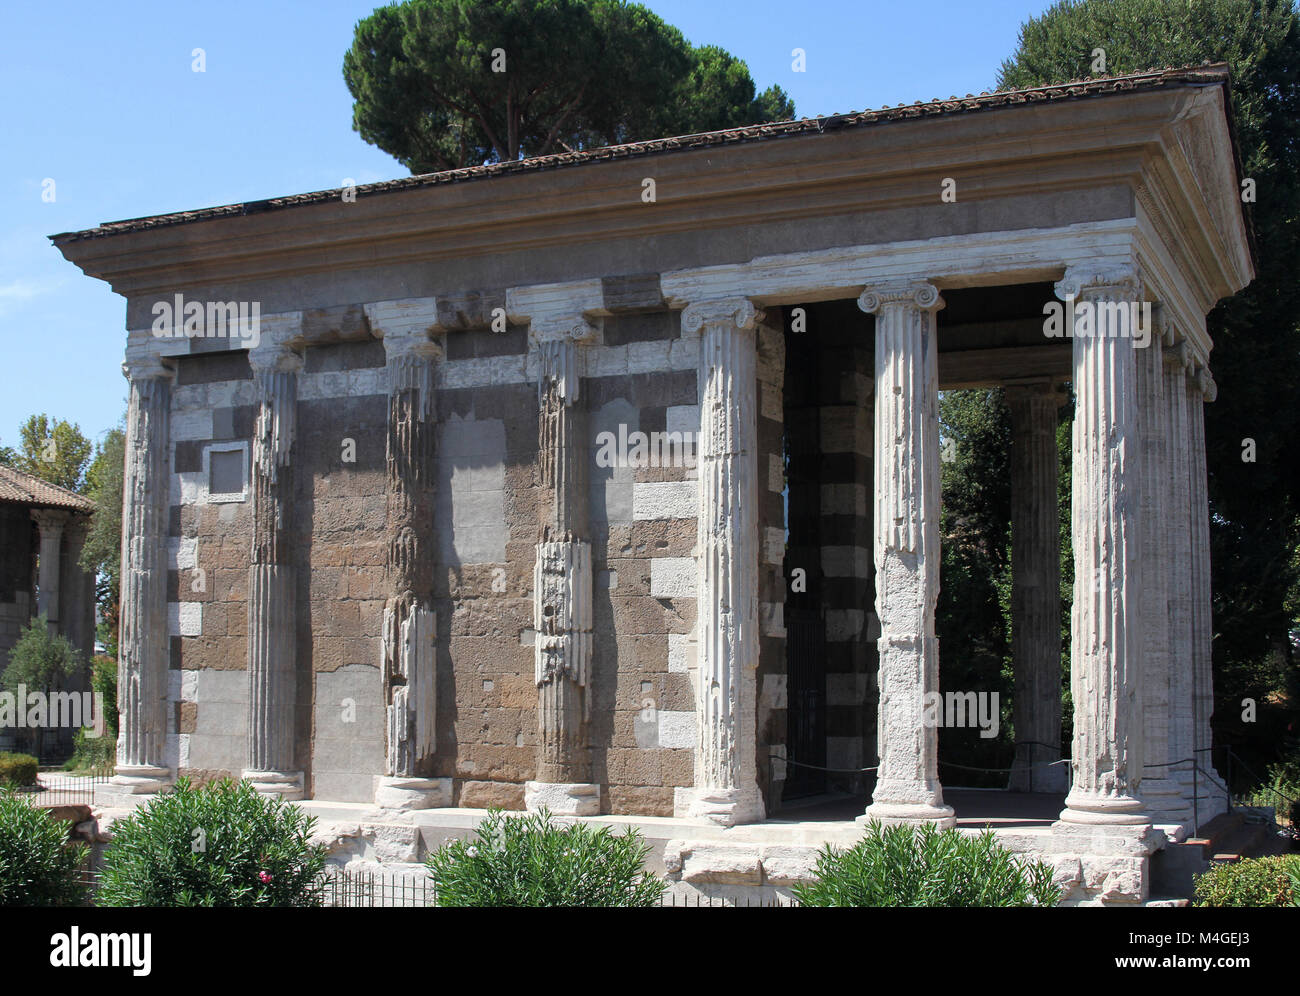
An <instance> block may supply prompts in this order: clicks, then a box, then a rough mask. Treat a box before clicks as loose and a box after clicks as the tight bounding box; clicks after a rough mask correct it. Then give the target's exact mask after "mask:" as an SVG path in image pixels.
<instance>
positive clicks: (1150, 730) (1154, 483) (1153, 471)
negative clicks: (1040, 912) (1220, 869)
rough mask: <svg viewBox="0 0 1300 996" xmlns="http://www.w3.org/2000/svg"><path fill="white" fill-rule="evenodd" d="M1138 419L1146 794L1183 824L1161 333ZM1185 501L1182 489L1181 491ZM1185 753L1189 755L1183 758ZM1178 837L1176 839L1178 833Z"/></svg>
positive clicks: (1174, 519) (1147, 353)
mask: <svg viewBox="0 0 1300 996" xmlns="http://www.w3.org/2000/svg"><path fill="white" fill-rule="evenodd" d="M1137 364H1138V368H1137V382H1138V422H1139V425H1140V427H1141V441H1142V516H1141V518H1142V551H1141V556H1142V562H1143V573H1142V577H1143V588H1142V598H1143V601H1142V618H1143V626H1142V637H1143V641H1142V644H1143V646H1142V650H1143V657H1144V662H1145V663H1144V671H1143V689H1142V699H1143V702H1142V706H1143V716H1144V740H1143V751H1142V753H1143V756H1144V758H1145V759H1146V760H1145V766H1144V769H1143V776H1142V799H1143V801H1144V802H1145V803H1146V806H1147V809H1148V810H1149V811H1150V813H1151V818H1152V820H1153V821H1154V822H1156V823H1161V824H1177V825H1181V824H1183V823H1184V822H1185V821H1186V819H1187V817H1188V815H1189V812H1188V810H1187V807H1186V806H1185V804H1184V802H1183V793H1182V785H1181V784H1180V783H1179V782H1178V780H1177V778H1176V777H1175V772H1176V771H1177V770H1178V768H1177V766H1173V767H1171V766H1170V765H1169V764H1167V763H1165V762H1169V761H1176V760H1178V757H1179V755H1178V754H1177V753H1176V751H1177V747H1176V744H1175V738H1176V737H1175V723H1176V717H1175V704H1174V700H1173V696H1172V690H1173V685H1174V674H1175V669H1176V667H1175V665H1176V661H1175V658H1174V656H1173V640H1172V636H1173V634H1172V630H1171V627H1170V620H1171V619H1172V617H1173V603H1172V590H1173V586H1174V585H1178V586H1180V587H1185V586H1186V575H1184V576H1183V578H1182V580H1179V579H1178V576H1177V575H1174V574H1171V563H1172V561H1173V558H1174V547H1175V545H1176V544H1177V543H1178V542H1179V541H1180V537H1179V536H1177V535H1176V533H1178V532H1179V531H1181V532H1182V534H1183V537H1184V538H1185V537H1186V535H1187V528H1186V524H1185V522H1183V523H1182V524H1181V525H1180V518H1179V516H1178V515H1177V514H1176V508H1177V506H1176V504H1175V502H1176V496H1175V476H1174V472H1173V467H1174V460H1175V457H1174V453H1173V451H1172V447H1173V446H1174V445H1177V444H1176V441H1175V437H1174V428H1175V426H1174V419H1173V412H1172V410H1171V409H1172V405H1171V401H1172V400H1173V399H1171V398H1170V395H1169V377H1168V370H1167V367H1168V363H1167V361H1166V357H1165V348H1164V341H1163V338H1162V337H1160V336H1156V337H1153V338H1152V339H1151V342H1150V345H1148V346H1147V348H1146V349H1141V350H1138V356H1137ZM1184 501H1185V489H1184ZM1183 756H1186V755H1183ZM1174 836H1178V831H1175V833H1174Z"/></svg>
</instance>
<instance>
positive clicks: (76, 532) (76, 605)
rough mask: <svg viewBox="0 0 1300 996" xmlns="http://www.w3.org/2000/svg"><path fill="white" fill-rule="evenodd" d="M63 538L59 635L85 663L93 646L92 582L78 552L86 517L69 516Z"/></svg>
mask: <svg viewBox="0 0 1300 996" xmlns="http://www.w3.org/2000/svg"><path fill="white" fill-rule="evenodd" d="M63 535H64V537H65V547H66V549H67V552H68V555H67V557H65V558H64V560H63V564H62V566H61V567H60V571H59V573H60V576H61V581H60V584H59V602H60V607H59V632H60V633H62V634H63V635H64V636H65V637H67V639H68V641H69V642H70V643H71V644H72V645H73V646H74V647H75V648H76V649H77V650H79V651H81V652H82V653H83V654H84V655H85V656H86V659H87V660H89V659H90V655H91V653H92V652H93V650H94V645H95V631H94V630H95V616H94V611H93V609H94V601H95V579H94V578H93V577H92V576H91V575H90V574H89V573H88V572H87V571H85V570H83V569H82V567H81V551H82V550H83V549H84V548H85V546H86V537H87V536H88V535H90V517H89V516H88V515H85V514H81V513H78V514H73V515H69V516H68V523H67V526H66V527H65V528H64V531H63ZM87 670H88V669H87Z"/></svg>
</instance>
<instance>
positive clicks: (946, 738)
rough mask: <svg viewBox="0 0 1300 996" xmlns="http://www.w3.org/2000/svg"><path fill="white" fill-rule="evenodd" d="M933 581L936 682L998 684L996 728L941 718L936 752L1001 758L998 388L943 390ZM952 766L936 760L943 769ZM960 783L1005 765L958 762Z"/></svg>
mask: <svg viewBox="0 0 1300 996" xmlns="http://www.w3.org/2000/svg"><path fill="white" fill-rule="evenodd" d="M939 425H940V433H941V435H942V437H943V446H942V453H943V458H944V459H943V463H942V465H941V481H942V488H943V511H942V516H941V519H940V528H941V530H942V534H943V536H942V546H941V551H942V552H941V557H942V566H941V581H942V583H941V584H940V587H939V602H938V605H937V606H936V607H935V616H936V618H935V630H936V633H937V635H938V637H939V646H940V647H941V648H942V652H941V653H940V654H939V670H940V674H939V687H940V688H941V689H948V690H952V691H963V692H964V691H975V692H996V693H997V694H998V701H999V703H1000V705H1001V707H1002V713H1003V716H1002V718H1001V721H1000V726H999V735H998V737H997V738H985V737H981V736H980V730H979V729H977V728H974V727H966V728H952V729H949V728H947V727H941V728H940V730H939V756H940V757H941V758H943V759H945V760H950V761H959V762H960V763H962V764H965V765H969V766H972V767H985V768H997V767H1008V766H1010V764H1011V759H1012V753H1013V752H1012V747H1011V744H1012V737H1011V725H1010V715H1011V692H1012V690H1013V680H1012V677H1013V676H1012V670H1011V625H1010V589H1011V528H1010V523H1011V488H1010V452H1011V450H1010V447H1011V416H1010V413H1009V412H1008V410H1007V406H1006V402H1005V401H1004V400H1003V397H1002V391H1001V390H978V391H945V392H944V393H943V394H942V395H941V396H940V399H939ZM954 775H958V772H957V771H955V770H941V771H940V776H941V777H949V776H954ZM958 777H959V779H960V782H961V784H964V785H978V784H989V785H993V784H998V785H1001V784H1005V782H1006V776H1005V775H991V774H990V775H989V776H988V777H987V778H986V777H982V776H981V775H980V774H979V773H978V772H972V771H965V770H962V771H960V774H959V776H958Z"/></svg>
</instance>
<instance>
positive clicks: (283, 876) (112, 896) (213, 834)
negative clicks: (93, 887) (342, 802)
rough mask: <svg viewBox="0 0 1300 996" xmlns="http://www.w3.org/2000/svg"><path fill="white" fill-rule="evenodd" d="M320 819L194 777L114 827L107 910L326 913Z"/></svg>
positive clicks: (107, 857)
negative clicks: (197, 783) (315, 909)
mask: <svg viewBox="0 0 1300 996" xmlns="http://www.w3.org/2000/svg"><path fill="white" fill-rule="evenodd" d="M315 822H316V821H315V818H314V817H309V816H307V815H306V814H305V813H304V812H303V811H302V810H301V809H300V808H298V807H297V806H295V805H293V804H291V803H286V802H284V801H283V800H282V799H277V798H270V797H267V796H262V795H259V794H258V793H257V790H256V789H254V788H253V786H252V785H250V784H249V783H248V782H235V781H231V780H229V779H227V780H223V781H219V782H214V783H212V784H210V785H206V786H204V787H203V788H195V787H193V786H192V785H191V784H190V782H189V780H188V779H185V778H182V779H179V780H178V781H177V782H176V786H175V789H174V790H173V791H172V792H169V793H167V794H165V795H160V796H158V797H157V798H156V799H154V800H153V801H152V802H151V803H149V805H148V806H142V807H140V808H139V809H137V810H135V812H133V813H132V814H131V816H130V817H129V818H127V819H125V820H118V821H117V822H116V823H114V824H113V843H112V845H111V846H110V847H109V848H108V850H107V851H106V852H105V854H104V870H103V873H102V875H101V878H100V890H99V895H98V897H97V902H98V905H100V906H223V907H231V906H234V907H251V906H320V905H321V903H322V901H323V899H322V897H323V889H322V886H321V873H322V871H323V870H324V867H325V848H324V847H322V846H319V845H315V844H312V843H311V835H312V831H313V829H314V827H315Z"/></svg>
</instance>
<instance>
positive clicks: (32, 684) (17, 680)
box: [0, 616, 82, 692]
mask: <svg viewBox="0 0 1300 996" xmlns="http://www.w3.org/2000/svg"><path fill="white" fill-rule="evenodd" d="M81 663H82V661H81V654H79V653H78V652H77V650H76V648H75V647H73V645H72V644H71V643H69V642H68V641H67V639H66V638H64V637H63V636H61V635H60V634H58V633H51V632H50V627H49V623H48V622H46V619H45V617H44V616H37V617H36V618H34V619H32V620H31V621H30V622H28V624H27V625H26V626H24V627H23V628H22V630H21V631H20V633H19V636H18V642H17V643H15V644H14V645H13V648H12V649H11V650H10V651H9V663H8V665H7V666H6V667H5V669H4V674H3V676H0V686H3V687H4V688H5V689H7V690H9V691H15V690H16V689H17V688H18V686H19V685H25V686H26V687H27V690H28V691H29V692H38V691H39V692H51V691H56V690H57V688H58V684H59V682H60V681H61V680H62V679H63V678H64V677H66V676H67V675H70V674H73V673H74V672H75V671H76V670H77V668H78V667H80V666H81Z"/></svg>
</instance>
